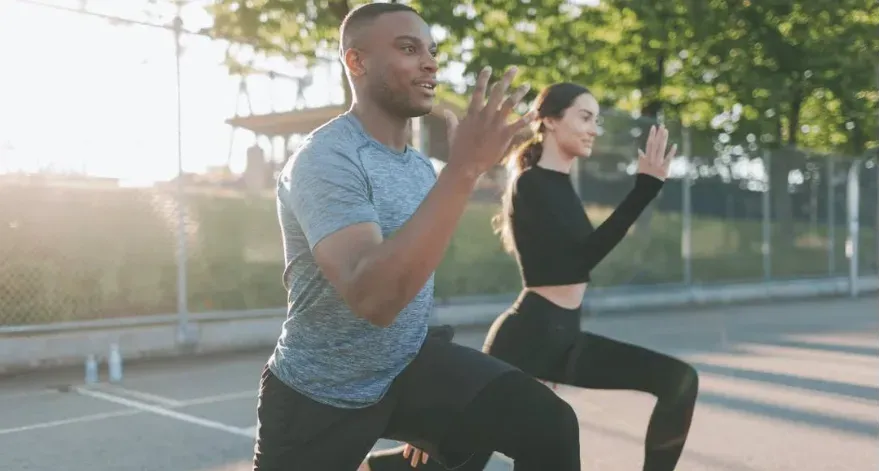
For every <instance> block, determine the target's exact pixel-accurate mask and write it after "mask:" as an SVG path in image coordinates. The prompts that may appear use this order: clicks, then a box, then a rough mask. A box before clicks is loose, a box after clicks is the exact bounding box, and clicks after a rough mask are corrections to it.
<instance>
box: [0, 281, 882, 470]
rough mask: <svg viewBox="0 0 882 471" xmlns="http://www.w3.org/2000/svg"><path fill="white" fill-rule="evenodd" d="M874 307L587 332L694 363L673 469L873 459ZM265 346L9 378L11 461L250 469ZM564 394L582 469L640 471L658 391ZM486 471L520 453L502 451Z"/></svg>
mask: <svg viewBox="0 0 882 471" xmlns="http://www.w3.org/2000/svg"><path fill="white" fill-rule="evenodd" d="M878 313H879V304H878V298H877V297H864V298H860V299H834V300H811V301H806V302H801V303H787V304H771V305H752V306H734V307H725V308H708V309H693V310H690V311H689V312H676V311H666V312H657V313H641V314H625V315H620V314H617V315H609V316H600V317H597V318H589V319H587V320H586V321H585V323H584V325H583V328H584V329H588V330H591V331H593V332H597V333H601V334H604V335H609V336H612V337H614V338H617V339H619V340H624V341H629V342H635V343H638V344H640V345H643V346H647V347H650V348H655V349H659V350H662V351H664V352H667V353H671V354H675V355H678V356H680V357H681V358H684V359H686V360H688V361H690V362H691V363H692V364H694V365H695V366H696V367H697V368H698V370H699V373H700V375H701V389H700V393H699V405H698V408H697V410H696V413H695V418H694V423H693V427H692V433H691V435H690V437H689V440H688V442H687V445H686V449H685V451H684V454H683V457H682V460H681V464H680V466H678V468H677V469H678V470H681V471H699V470H702V471H703V470H708V471H722V470H731V471H771V470H776V471H797V470H800V471H805V470H817V471H822V470H831V471H833V470H848V471H864V470H866V471H871V470H872V471H875V470H877V469H879V444H878V424H879V421H878V419H879V411H878V406H879V387H878V380H879V376H878V372H879V363H878V349H879V344H878V339H879V335H878V327H879V315H878ZM484 334H485V329H484V328H468V329H461V330H459V331H458V332H457V336H456V341H457V342H460V343H463V344H465V345H469V346H471V347H476V348H477V347H479V346H480V344H481V343H482V341H483V337H484ZM268 354H269V351H268V350H267V351H259V352H247V353H235V354H227V355H215V356H211V357H193V358H181V359H173V360H162V361H151V362H143V363H138V364H127V365H126V368H125V377H124V381H123V382H122V383H121V384H118V385H109V384H100V385H97V386H91V387H84V386H83V385H82V384H81V383H82V371H80V370H59V371H52V372H41V373H38V374H33V375H24V376H20V377H15V378H5V379H0V411H2V413H0V469H2V470H10V471H12V470H38V471H43V470H45V471H49V470H51V471H58V470H64V471H86V470H88V471H99V470H143V471H154V470H155V471H160V470H162V471H166V470H176V471H244V470H250V469H251V468H250V459H251V452H252V447H253V433H254V424H255V414H254V409H255V404H256V387H257V382H258V379H259V375H260V369H261V366H262V365H263V363H264V362H265V361H266V358H267V356H268ZM104 374H106V370H103V371H102V375H104ZM557 392H558V393H559V394H560V395H561V396H562V397H564V398H565V399H566V400H568V401H569V402H570V403H571V404H573V406H574V408H575V409H576V411H577V413H578V415H579V418H580V422H581V426H582V435H581V443H582V460H583V469H585V470H605V471H626V470H627V471H639V470H641V469H642V462H643V437H644V434H645V431H646V425H647V421H648V418H649V414H650V412H651V410H652V406H653V403H654V401H653V399H652V398H651V397H649V396H648V395H644V394H641V393H637V392H630V391H597V390H581V389H576V388H571V387H567V386H559V387H558V388H557ZM390 445H391V444H390V443H386V442H382V443H380V444H378V446H379V447H385V446H390ZM491 469H492V470H493V471H502V470H508V469H511V465H510V463H509V461H508V460H506V459H505V457H501V456H500V457H499V458H497V459H495V460H494V463H492V464H491V466H490V467H488V470H491Z"/></svg>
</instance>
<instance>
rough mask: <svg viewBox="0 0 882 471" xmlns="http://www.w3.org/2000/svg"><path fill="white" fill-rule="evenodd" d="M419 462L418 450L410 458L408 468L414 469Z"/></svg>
mask: <svg viewBox="0 0 882 471" xmlns="http://www.w3.org/2000/svg"><path fill="white" fill-rule="evenodd" d="M419 462H420V450H417V451H415V452H414V454H413V457H411V458H410V466H411V467H412V468H416V467H417V464H418V463H419Z"/></svg>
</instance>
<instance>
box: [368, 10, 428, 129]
mask: <svg viewBox="0 0 882 471" xmlns="http://www.w3.org/2000/svg"><path fill="white" fill-rule="evenodd" d="M365 39H366V41H364V44H363V49H364V54H365V70H366V71H367V74H366V76H365V77H364V78H365V79H366V85H367V87H366V89H367V92H368V94H369V95H370V97H371V99H372V100H374V101H375V102H376V103H377V104H379V105H380V106H382V107H383V108H384V109H386V110H387V111H389V112H390V113H393V114H394V115H398V116H401V117H404V118H412V117H416V116H422V115H425V114H427V113H429V112H430V111H431V110H432V106H433V104H434V99H435V74H436V73H437V72H438V63H437V62H436V61H435V53H436V45H435V42H434V40H433V39H432V36H431V33H430V31H429V25H427V24H426V22H425V21H423V19H422V18H420V17H419V16H418V15H416V14H413V13H411V12H394V13H387V14H385V15H382V16H380V17H379V18H377V19H376V20H375V21H374V23H373V24H372V25H371V27H370V30H369V31H368V32H367V35H366V37H365Z"/></svg>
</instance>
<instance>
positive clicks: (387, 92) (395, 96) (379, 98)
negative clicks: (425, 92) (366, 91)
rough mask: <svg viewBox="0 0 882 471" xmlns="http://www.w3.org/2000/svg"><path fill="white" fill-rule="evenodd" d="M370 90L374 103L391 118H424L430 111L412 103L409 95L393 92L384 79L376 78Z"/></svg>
mask: <svg viewBox="0 0 882 471" xmlns="http://www.w3.org/2000/svg"><path fill="white" fill-rule="evenodd" d="M370 89H371V95H373V98H374V100H376V103H377V104H378V105H379V106H381V107H382V108H383V109H384V110H386V112H387V113H389V114H391V115H392V116H397V117H400V118H404V119H410V118H416V117H419V116H425V115H427V114H429V112H430V111H431V109H428V110H427V109H423V108H422V107H419V106H417V105H416V104H414V103H412V102H411V100H410V94H409V93H407V92H396V91H395V90H393V89H392V88H391V87H389V85H388V82H387V81H386V80H385V77H376V82H374V83H371V86H370Z"/></svg>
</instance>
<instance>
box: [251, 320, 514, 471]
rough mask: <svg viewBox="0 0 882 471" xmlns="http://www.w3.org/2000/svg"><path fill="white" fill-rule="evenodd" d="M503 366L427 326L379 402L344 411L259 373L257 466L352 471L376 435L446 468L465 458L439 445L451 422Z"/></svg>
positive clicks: (448, 332)
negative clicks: (420, 343) (414, 353)
mask: <svg viewBox="0 0 882 471" xmlns="http://www.w3.org/2000/svg"><path fill="white" fill-rule="evenodd" d="M511 371H517V370H516V369H515V368H514V367H512V366H510V365H508V364H507V363H505V362H503V361H501V360H498V359H495V358H492V357H490V356H488V355H485V354H483V353H481V352H479V351H477V350H474V349H471V348H468V347H464V346H461V345H458V344H455V343H453V342H452V329H449V328H448V329H444V328H432V329H430V334H429V336H428V337H427V339H426V341H425V343H424V344H423V347H422V348H421V350H420V352H419V353H418V354H417V356H416V358H415V359H414V360H413V361H412V362H411V363H410V364H409V365H408V366H407V367H406V368H405V369H404V371H403V372H402V373H401V374H400V375H399V376H398V378H396V379H395V380H394V381H393V383H392V385H391V387H390V388H389V391H388V392H387V393H386V395H385V396H384V397H383V399H382V400H380V401H379V402H378V403H376V404H374V405H371V406H369V407H365V408H359V409H343V408H336V407H331V406H328V405H325V404H321V403H318V402H316V401H313V400H311V399H309V398H307V397H306V396H304V395H302V394H299V393H298V392H296V391H294V390H293V389H291V388H290V387H288V386H287V385H285V384H283V383H282V382H281V381H280V380H279V379H278V378H276V377H275V376H274V375H273V374H272V373H271V372H270V371H269V369H268V368H264V371H263V375H262V377H261V385H260V393H259V398H258V399H259V401H258V406H257V419H258V426H257V437H256V438H257V442H256V444H255V448H254V470H255V471H276V470H279V471H281V470H285V471H307V470H310V471H312V470H322V471H337V470H339V471H355V470H356V469H357V468H358V466H359V464H360V463H361V461H362V460H363V459H364V457H365V455H367V453H368V452H369V451H370V450H371V448H372V447H373V446H374V444H375V442H376V441H377V439H379V438H387V439H391V440H399V441H403V442H407V443H411V444H412V445H414V446H416V447H419V448H421V449H423V450H425V451H427V452H428V453H429V455H430V456H432V457H433V458H435V459H436V460H438V461H439V462H441V463H443V464H444V465H445V466H448V467H451V468H452V467H455V466H458V465H459V464H461V463H462V461H464V460H465V459H467V458H468V456H463V455H462V454H461V453H460V454H457V453H454V452H453V451H452V450H447V449H445V447H444V444H445V441H446V439H447V438H448V436H447V435H448V431H449V428H450V426H451V425H452V423H453V422H454V421H455V420H456V419H457V418H458V417H459V415H460V414H461V413H462V411H463V409H465V407H466V406H467V405H468V404H469V403H470V402H471V401H472V400H473V399H474V397H475V396H476V395H477V394H478V392H480V391H481V390H482V389H483V388H484V387H485V386H486V385H487V384H488V383H490V382H491V381H493V380H494V379H496V378H498V377H499V376H501V375H502V374H505V373H507V372H511Z"/></svg>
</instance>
